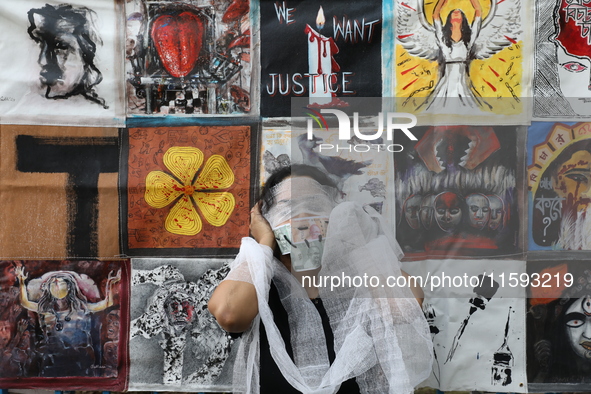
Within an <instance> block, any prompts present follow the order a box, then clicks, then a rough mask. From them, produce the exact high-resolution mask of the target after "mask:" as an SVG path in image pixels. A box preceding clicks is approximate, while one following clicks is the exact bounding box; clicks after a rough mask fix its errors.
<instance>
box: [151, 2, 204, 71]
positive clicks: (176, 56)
mask: <svg viewBox="0 0 591 394" xmlns="http://www.w3.org/2000/svg"><path fill="white" fill-rule="evenodd" d="M204 30H205V29H204V26H203V21H202V20H201V18H199V17H198V16H197V15H195V14H194V13H192V12H189V11H185V12H182V13H180V14H178V15H161V16H159V17H158V18H156V20H155V21H154V23H153V24H152V33H151V36H152V40H153V41H154V45H155V46H156V51H157V52H158V56H160V59H161V60H162V64H163V65H164V68H165V69H166V71H168V72H169V73H170V75H172V76H173V77H177V78H182V77H185V76H187V75H188V74H189V73H190V72H191V70H193V68H194V67H195V63H196V62H197V59H198V57H199V53H200V52H201V46H202V45H203V33H204Z"/></svg>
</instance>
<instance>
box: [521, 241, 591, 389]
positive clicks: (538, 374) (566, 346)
mask: <svg viewBox="0 0 591 394" xmlns="http://www.w3.org/2000/svg"><path fill="white" fill-rule="evenodd" d="M563 253H564V252H563ZM588 265H589V264H588V262H587V261H584V260H569V261H566V262H565V261H562V262H561V261H555V260H554V261H551V262H550V261H528V263H527V271H528V274H529V276H530V278H532V279H533V280H532V282H531V284H530V286H529V288H528V292H529V299H528V301H529V302H528V305H527V359H528V366H527V374H528V380H529V390H530V392H542V391H549V390H551V391H562V390H573V391H588V390H589V389H591V379H590V378H589V373H588V371H589V368H591V363H590V362H589V356H590V347H589V345H590V343H589V337H588V332H589V325H590V324H591V319H590V318H589V308H590V305H591V275H590V271H589V269H588Z"/></svg>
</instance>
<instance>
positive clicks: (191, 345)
mask: <svg viewBox="0 0 591 394" xmlns="http://www.w3.org/2000/svg"><path fill="white" fill-rule="evenodd" d="M229 262H230V261H229V260H213V259H133V260H132V265H133V271H132V272H133V274H132V281H131V323H130V344H129V346H130V358H131V365H130V382H129V387H130V389H131V390H142V391H145V390H158V391H180V390H183V391H202V390H204V391H205V390H207V391H230V390H231V381H232V368H231V367H229V365H230V363H231V361H229V357H230V350H231V348H232V344H233V343H234V340H233V339H232V337H231V335H230V334H228V333H227V332H226V331H224V330H223V329H222V328H221V327H220V326H219V325H218V324H217V322H216V320H215V318H214V317H213V316H212V315H211V314H210V313H209V311H208V310H207V302H208V301H209V297H210V296H211V293H212V292H213V290H214V289H215V287H216V286H217V285H218V284H219V283H220V282H221V281H222V280H223V279H224V277H225V276H226V275H227V274H228V272H229V266H228V264H229ZM226 364H228V365H226Z"/></svg>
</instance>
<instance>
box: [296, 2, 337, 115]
mask: <svg viewBox="0 0 591 394" xmlns="http://www.w3.org/2000/svg"><path fill="white" fill-rule="evenodd" d="M325 22H326V19H325V18H324V10H323V9H322V6H320V9H319V10H318V15H317V17H316V29H318V31H316V30H314V29H313V28H312V27H310V25H306V29H305V30H304V32H305V33H306V34H307V35H308V72H309V73H310V78H309V81H310V87H309V91H310V104H320V105H322V104H329V103H330V102H331V101H332V97H333V96H335V92H336V87H334V88H333V87H332V84H335V83H336V79H337V78H336V74H335V73H336V72H338V71H340V69H341V68H340V67H339V65H338V64H337V63H336V62H335V60H334V58H333V55H335V54H337V53H338V52H339V48H338V47H337V45H336V44H335V42H334V40H333V39H332V37H325V36H323V35H322V34H320V31H321V30H322V29H323V28H324V24H325Z"/></svg>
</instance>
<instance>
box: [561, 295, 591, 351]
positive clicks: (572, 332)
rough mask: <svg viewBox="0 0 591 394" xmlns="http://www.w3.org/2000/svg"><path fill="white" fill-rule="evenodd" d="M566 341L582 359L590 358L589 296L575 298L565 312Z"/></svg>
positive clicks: (590, 306) (590, 305)
mask: <svg viewBox="0 0 591 394" xmlns="http://www.w3.org/2000/svg"><path fill="white" fill-rule="evenodd" d="M565 324H566V334H567V337H568V341H569V343H570V345H571V347H572V349H573V351H574V352H575V353H576V354H577V356H579V357H581V358H583V359H586V360H588V359H591V296H585V297H581V298H579V299H578V300H576V301H575V302H574V303H573V304H572V305H571V306H570V307H569V308H568V309H567V310H566V314H565Z"/></svg>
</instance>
